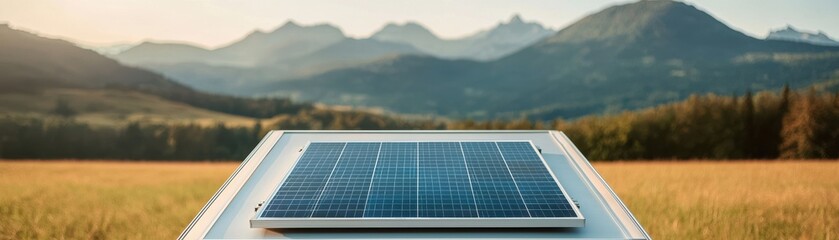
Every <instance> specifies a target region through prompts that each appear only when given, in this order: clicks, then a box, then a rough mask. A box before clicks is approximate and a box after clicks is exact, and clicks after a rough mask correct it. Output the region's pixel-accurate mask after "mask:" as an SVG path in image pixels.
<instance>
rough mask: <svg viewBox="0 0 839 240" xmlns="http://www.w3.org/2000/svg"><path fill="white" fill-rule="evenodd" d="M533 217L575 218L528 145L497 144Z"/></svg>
mask: <svg viewBox="0 0 839 240" xmlns="http://www.w3.org/2000/svg"><path fill="white" fill-rule="evenodd" d="M496 144H498V149H499V151H500V152H501V154H502V155H504V159H505V160H506V161H507V164H508V166H509V167H510V173H511V174H512V176H513V178H515V179H516V184H518V187H519V192H521V195H522V198H523V199H524V203H525V204H527V207H528V209H529V211H530V215H531V216H532V217H574V216H576V215H577V214H576V213H575V212H574V210H573V209H572V208H571V203H569V202H568V201H566V200H565V196H564V195H563V194H562V191H561V190H560V189H559V186H558V185H557V183H556V182H555V181H554V180H553V177H552V176H551V173H550V172H549V171H548V169H547V168H546V167H545V165H544V163H543V162H542V160H541V159H540V158H539V155H537V153H536V152H535V151H533V146H532V145H531V144H530V143H529V142H497V143H496Z"/></svg>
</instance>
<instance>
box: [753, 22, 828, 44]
mask: <svg viewBox="0 0 839 240" xmlns="http://www.w3.org/2000/svg"><path fill="white" fill-rule="evenodd" d="M766 39H769V40H781V41H792V42H803V43H810V44H815V45H824V46H839V41H836V40H833V39H832V38H830V37H829V36H827V34H825V33H824V32H817V33H810V32H805V31H800V30H798V29H795V28H793V27H792V26H790V25H787V27H786V28H784V29H778V30H775V31H772V32H769V35H768V36H767V37H766Z"/></svg>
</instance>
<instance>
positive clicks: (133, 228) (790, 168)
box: [0, 161, 839, 239]
mask: <svg viewBox="0 0 839 240" xmlns="http://www.w3.org/2000/svg"><path fill="white" fill-rule="evenodd" d="M236 166H237V164H236V163H133V162H73V161H59V162H54V161H52V162H38V161H0V238H2V239H47V238H49V239H61V238H70V239H91V238H92V239H125V238H129V239H172V238H175V237H176V236H177V235H178V234H179V233H180V232H181V230H182V229H183V227H184V226H186V224H187V223H188V222H189V221H190V220H192V217H194V215H195V214H196V213H197V212H198V210H199V209H200V208H201V207H202V206H203V204H204V203H205V202H206V201H207V200H208V199H209V198H210V196H211V195H212V194H213V193H214V192H215V190H216V189H217V188H218V187H219V186H220V185H221V183H222V182H224V180H226V179H227V177H228V176H229V174H230V173H231V172H232V171H233V169H234V168H235V167H236ZM595 167H596V168H597V169H598V170H599V171H600V173H601V174H602V175H603V176H604V178H606V180H607V181H608V182H609V183H610V184H611V185H612V187H613V188H614V189H615V191H616V192H617V193H618V195H619V196H620V197H621V199H623V200H624V202H625V203H626V204H627V205H628V206H629V208H630V209H631V210H632V211H633V213H634V214H635V215H636V217H637V218H638V219H639V221H641V223H642V225H644V227H645V228H646V229H647V231H648V232H649V233H650V234H651V235H652V236H653V237H654V238H657V239H709V238H712V239H720V238H721V239H835V238H839V162H837V161H830V162H816V161H785V162H777V161H750V162H704V161H697V162H617V163H597V164H595Z"/></svg>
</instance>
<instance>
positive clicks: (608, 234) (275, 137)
mask: <svg viewBox="0 0 839 240" xmlns="http://www.w3.org/2000/svg"><path fill="white" fill-rule="evenodd" d="M470 140H495V141H509V140H524V141H532V142H533V144H534V145H536V146H537V147H539V148H540V149H541V154H542V157H543V158H544V159H545V161H546V163H547V164H548V166H549V167H550V169H551V171H553V173H554V174H555V175H556V177H557V179H558V180H559V182H560V183H561V184H562V187H563V188H564V189H565V191H566V193H567V194H568V195H569V196H570V197H571V198H573V199H574V200H576V202H577V203H579V205H580V209H579V210H580V212H581V213H582V215H583V216H585V226H584V227H577V228H573V227H572V228H490V229H487V228H414V229H403V228H396V229H381V228H330V229H264V228H251V227H250V220H251V219H252V218H254V216H255V214H256V212H255V211H254V208H255V207H256V206H257V204H258V203H259V202H262V201H265V200H267V199H268V197H269V196H270V195H272V193H273V191H274V190H276V187H277V184H278V183H279V182H280V181H281V180H282V179H283V177H284V176H285V175H286V174H287V173H288V171H289V170H290V169H291V168H292V166H293V164H294V162H295V161H296V160H297V159H298V157H299V155H300V154H302V153H301V152H300V149H301V148H303V147H304V146H306V144H308V143H309V142H314V141H470ZM180 238H181V239H439V238H443V239H482V238H494V239H523V238H528V239H538V238H543V239H557V238H560V239H561V238H566V239H571V238H574V239H577V238H587V239H591V238H598V239H649V235H647V233H646V231H645V230H644V229H643V228H642V227H641V225H640V224H639V223H638V222H637V220H636V219H635V218H634V217H633V216H632V214H631V213H630V212H629V210H628V209H627V208H626V206H625V205H624V204H623V203H622V202H621V201H620V199H619V198H618V197H617V195H615V193H614V192H613V191H612V190H611V188H610V187H609V186H608V185H607V184H606V182H605V181H604V180H603V179H602V178H601V177H600V175H599V174H598V173H597V172H596V171H595V170H594V168H593V167H592V166H591V164H589V162H588V160H586V159H585V157H584V156H583V155H582V154H581V153H580V152H579V151H578V150H577V148H576V147H575V146H574V145H573V143H571V141H570V140H569V139H568V138H567V137H566V136H565V134H563V133H561V132H558V131H271V132H270V133H268V134H267V135H266V136H265V138H264V139H263V140H262V141H261V142H260V143H259V145H257V147H256V148H255V149H254V151H253V152H251V154H250V155H249V156H248V157H247V158H246V159H245V161H243V162H242V164H241V165H240V166H239V168H238V169H236V171H235V172H234V173H233V175H232V176H231V177H230V179H228V180H227V182H225V183H224V185H223V186H222V187H221V188H220V189H219V191H218V192H217V193H216V194H215V195H214V196H213V197H212V199H210V201H209V202H208V203H207V205H206V206H205V207H204V208H203V209H202V210H201V211H200V212H199V213H198V215H197V216H196V217H195V219H194V220H193V221H192V222H191V223H190V224H189V225H188V226H187V227H186V229H185V230H184V232H183V233H182V234H181V236H180Z"/></svg>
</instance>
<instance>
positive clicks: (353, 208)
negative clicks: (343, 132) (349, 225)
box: [312, 142, 381, 218]
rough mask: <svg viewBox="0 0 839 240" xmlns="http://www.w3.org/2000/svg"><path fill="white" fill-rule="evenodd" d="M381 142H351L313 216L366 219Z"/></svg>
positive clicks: (345, 149)
mask: <svg viewBox="0 0 839 240" xmlns="http://www.w3.org/2000/svg"><path fill="white" fill-rule="evenodd" d="M379 147H381V144H380V143H379V142H354V143H348V144H347V146H346V148H344V152H343V153H342V155H341V159H340V161H339V162H338V163H337V165H336V167H335V170H334V172H333V174H332V175H331V177H330V182H329V183H328V184H327V185H326V187H325V188H324V191H323V193H322V195H321V198H320V200H319V202H318V204H317V207H316V208H315V210H314V212H313V215H312V216H317V217H327V218H328V217H341V218H346V217H362V216H363V215H362V213H363V211H364V206H365V204H366V201H365V200H366V198H367V196H368V195H369V192H367V190H368V188H369V185H367V184H370V181H372V174H373V172H372V169H373V166H372V165H373V164H375V162H374V161H375V159H374V158H373V156H375V154H376V153H377V152H378V149H379Z"/></svg>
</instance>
